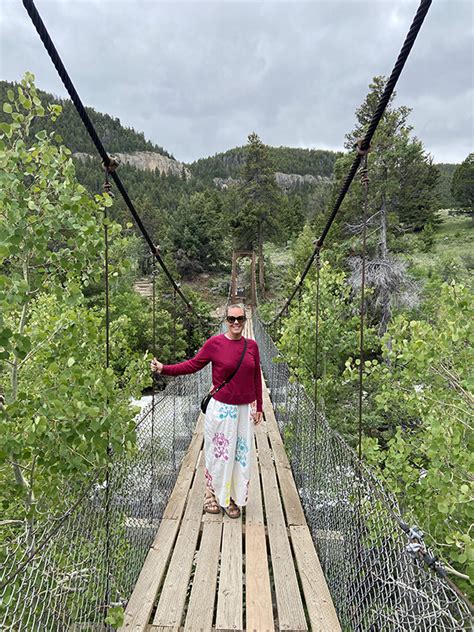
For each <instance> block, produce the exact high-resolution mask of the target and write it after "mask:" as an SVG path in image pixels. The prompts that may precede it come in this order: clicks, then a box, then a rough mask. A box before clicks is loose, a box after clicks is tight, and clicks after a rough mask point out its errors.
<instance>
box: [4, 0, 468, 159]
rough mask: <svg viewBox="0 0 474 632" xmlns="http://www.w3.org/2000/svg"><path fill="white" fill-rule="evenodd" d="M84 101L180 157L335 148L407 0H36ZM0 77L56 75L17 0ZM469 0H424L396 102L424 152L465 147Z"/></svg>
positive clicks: (397, 39)
mask: <svg viewBox="0 0 474 632" xmlns="http://www.w3.org/2000/svg"><path fill="white" fill-rule="evenodd" d="M36 5H37V7H38V10H39V11H40V13H41V15H42V16H43V19H44V21H45V24H46V26H47V28H48V30H49V32H50V34H51V37H52V38H53V41H54V42H55V43H56V46H57V48H58V50H59V52H60V55H61V56H62V59H63V61H64V63H65V65H66V68H67V69H68V71H69V73H70V75H71V77H72V79H73V82H74V84H75V85H76V88H77V90H78V92H79V94H80V95H81V97H82V99H83V101H84V103H86V104H87V105H91V106H93V107H94V108H96V109H97V110H100V111H102V112H108V113H109V114H111V115H113V116H117V117H119V118H120V119H121V121H122V123H123V124H125V125H129V126H131V127H134V128H135V129H137V130H140V131H144V132H145V135H146V136H147V137H148V138H150V139H151V140H152V141H154V142H156V143H158V144H159V145H161V146H163V147H165V148H166V149H167V150H168V151H171V152H172V153H173V154H174V155H175V156H176V157H177V158H179V159H181V160H185V161H191V160H194V159H197V158H199V157H203V156H207V155H210V154H213V153H215V152H219V151H224V150H226V149H228V148H230V147H233V146H235V145H242V144H244V143H245V142H246V137H247V135H248V133H249V132H251V131H253V130H255V131H257V132H258V133H259V134H260V136H261V137H262V139H263V141H264V142H266V143H268V144H271V145H289V146H300V147H317V148H329V149H341V148H342V146H343V142H344V135H345V134H346V133H347V132H348V131H350V130H351V128H352V127H353V125H354V120H355V119H354V111H355V109H356V108H357V107H358V106H359V105H360V103H361V102H362V100H363V99H364V97H365V94H366V93H367V88H368V84H369V83H370V81H371V79H372V77H373V76H374V75H376V74H385V75H388V74H389V73H390V72H391V69H392V67H393V64H394V61H395V59H396V56H397V55H398V52H399V50H400V48H401V45H402V42H403V39H404V37H405V34H406V31H407V30H408V27H409V25H410V23H411V20H412V18H413V16H414V14H415V12H416V9H417V6H418V2H417V1H415V0H406V1H402V0H398V1H397V0H395V1H391V2H388V1H384V0H372V1H371V2H359V1H356V0H352V1H350V0H347V1H341V0H333V1H331V2H329V1H328V2H319V1H317V2H316V1H313V2H296V1H293V2H262V3H261V2H223V1H221V2H197V1H196V2H177V1H174V2H151V1H148V2H147V1H143V0H142V1H139V0H122V2H113V3H112V2H111V1H104V0H101V1H97V0H87V1H86V0H51V1H46V0H37V2H36ZM0 8H1V14H0V39H1V44H0V77H1V78H5V79H10V80H18V79H19V78H20V77H21V76H22V74H23V73H24V72H25V70H31V71H32V72H34V73H35V75H36V81H37V85H38V86H39V87H41V88H42V89H44V90H47V91H51V92H53V93H54V94H57V95H59V96H65V91H64V88H63V87H62V84H61V82H60V80H59V79H58V78H57V76H56V71H55V70H54V68H53V66H52V64H51V62H50V61H49V58H48V56H47V54H46V52H45V51H44V49H43V46H42V44H41V42H40V40H39V38H38V36H37V34H36V32H35V30H34V28H33V26H32V24H31V23H30V20H29V18H28V16H27V14H26V12H25V10H24V9H23V7H22V5H21V3H20V2H19V0H2V1H1V4H0ZM472 35H473V6H472V4H471V3H470V2H469V1H460V0H451V1H450V2H448V1H443V0H438V1H437V2H434V3H433V5H432V7H431V9H430V12H429V13H428V16H427V19H426V21H425V24H424V25H423V27H422V30H421V33H420V35H419V38H418V41H417V42H416V44H415V47H414V49H413V51H412V54H411V56H410V59H409V61H408V63H407V66H406V68H405V70H404V72H403V75H402V77H401V79H400V82H399V86H398V89H397V94H398V96H397V101H396V104H405V105H408V106H410V107H412V108H413V112H412V115H411V117H410V122H411V124H412V125H413V127H414V134H416V135H417V136H418V137H419V138H420V139H421V140H422V141H423V142H424V144H425V147H426V149H427V150H428V151H430V152H431V153H432V154H433V155H434V158H435V160H436V161H438V162H453V161H461V160H462V159H464V157H465V156H466V155H467V154H468V153H469V152H470V151H472V147H473V144H474V143H473V139H474V134H473V127H472V110H473V103H474V91H473V80H472V77H473V37H472Z"/></svg>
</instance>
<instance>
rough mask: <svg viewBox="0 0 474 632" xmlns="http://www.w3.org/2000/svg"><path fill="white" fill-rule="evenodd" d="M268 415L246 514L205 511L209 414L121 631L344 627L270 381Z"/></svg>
mask: <svg viewBox="0 0 474 632" xmlns="http://www.w3.org/2000/svg"><path fill="white" fill-rule="evenodd" d="M250 333H251V332H250ZM247 335H248V334H247ZM264 415H265V421H264V423H262V424H260V426H257V427H256V431H255V443H256V446H254V451H253V454H252V470H251V471H252V476H251V481H250V489H249V503H248V505H247V507H246V508H245V509H244V510H243V512H242V516H241V518H239V519H237V520H235V519H234V520H232V519H231V518H229V517H227V516H222V515H219V516H215V515H210V514H203V513H202V503H203V499H204V474H203V458H204V457H203V453H202V445H203V417H202V415H200V417H199V421H198V424H197V426H196V430H195V433H194V435H193V438H192V441H191V444H190V447H189V449H188V452H187V454H186V457H185V459H184V461H183V464H182V466H181V469H180V472H179V476H178V479H177V482H176V485H175V488H174V490H173V493H172V495H171V497H170V500H169V503H168V505H167V507H166V509H165V512H164V516H163V519H162V521H161V525H160V529H159V531H158V533H157V535H156V538H155V540H154V543H153V545H152V547H151V549H150V552H149V554H148V556H147V558H146V560H145V564H144V566H143V569H142V572H141V574H140V576H139V578H138V581H137V583H136V586H135V590H134V591H133V594H132V596H131V598H130V601H129V603H128V606H127V608H126V611H125V622H124V625H123V626H122V627H121V628H120V630H121V631H122V632H132V631H133V632H171V631H175V630H176V631H182V630H184V631H185V632H197V631H199V632H207V631H209V632H211V631H216V632H217V631H219V632H224V631H227V630H236V631H239V630H240V631H242V632H243V631H248V632H274V631H279V630H287V631H290V632H291V631H295V632H296V631H298V632H300V631H306V630H308V631H309V630H313V631H314V632H340V630H341V627H340V625H339V622H338V619H337V616H336V612H335V610H334V606H333V603H332V600H331V596H330V594H329V590H328V588H327V585H326V582H325V579H324V576H323V573H322V570H321V566H320V564H319V560H318V556H317V553H316V551H315V548H314V545H313V542H312V539H311V534H310V532H309V529H308V526H307V524H306V520H305V517H304V513H303V509H302V507H301V503H300V500H299V497H298V492H297V489H296V486H295V483H294V480H293V476H292V473H291V468H290V465H289V463H288V459H287V456H286V453H285V449H284V447H283V444H282V441H281V437H280V433H279V431H278V426H277V422H276V419H275V415H274V412H273V408H272V406H271V402H270V398H269V395H268V390H267V389H266V386H265V387H264Z"/></svg>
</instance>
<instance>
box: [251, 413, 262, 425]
mask: <svg viewBox="0 0 474 632" xmlns="http://www.w3.org/2000/svg"><path fill="white" fill-rule="evenodd" d="M252 419H253V423H254V424H255V425H256V426H258V424H259V423H261V422H262V421H263V413H262V412H256V413H252Z"/></svg>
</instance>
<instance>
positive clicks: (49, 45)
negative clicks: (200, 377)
mask: <svg viewBox="0 0 474 632" xmlns="http://www.w3.org/2000/svg"><path fill="white" fill-rule="evenodd" d="M22 1H23V6H24V7H25V9H26V10H27V12H28V15H29V16H30V18H31V21H32V22H33V24H34V26H35V28H36V31H37V32H38V35H39V36H40V38H41V41H42V42H43V44H44V47H45V48H46V51H47V53H48V55H49V57H50V59H51V61H52V62H53V65H54V67H55V68H56V70H57V72H58V75H59V77H60V78H61V81H62V82H63V85H64V87H65V88H66V90H67V92H68V94H69V96H70V97H71V101H72V102H73V104H74V106H75V108H76V110H77V113H78V114H79V116H80V117H81V120H82V122H83V124H84V126H85V128H86V130H87V132H88V133H89V136H90V137H91V139H92V142H93V143H94V145H95V147H96V149H97V151H98V152H99V154H100V156H101V158H102V162H103V164H104V167H105V168H106V169H108V168H109V165H110V164H111V159H110V156H109V155H108V154H107V152H106V151H105V148H104V146H103V144H102V141H101V140H100V138H99V136H98V134H97V132H96V130H95V128H94V125H93V123H92V121H91V119H90V117H89V115H88V114H87V111H86V109H85V107H84V105H83V104H82V101H81V99H80V97H79V94H78V93H77V90H76V89H75V87H74V85H73V83H72V81H71V78H70V77H69V75H68V72H67V70H66V68H65V66H64V64H63V62H62V60H61V57H60V56H59V53H58V51H57V50H56V47H55V45H54V43H53V41H52V39H51V37H50V35H49V33H48V31H47V29H46V26H45V24H44V22H43V20H42V19H41V16H40V14H39V13H38V10H37V9H36V6H35V4H34V2H33V0H22ZM109 173H110V176H111V178H112V179H113V181H114V182H115V185H116V187H117V189H118V190H119V191H120V194H121V195H122V197H123V199H124V201H125V204H126V205H127V207H128V209H129V211H130V213H131V214H132V217H133V219H134V220H135V223H136V224H137V226H138V228H139V229H140V232H141V233H142V235H143V237H144V239H145V241H146V242H147V244H148V246H149V248H150V251H151V253H152V255H153V256H154V257H155V259H156V260H157V261H158V263H159V264H160V266H161V268H162V270H163V272H164V273H165V275H166V276H167V278H168V280H169V281H170V283H171V285H172V286H173V288H174V289H175V291H177V293H178V294H179V296H180V298H181V299H182V301H184V303H185V304H186V306H187V308H188V309H189V310H192V311H194V309H193V307H192V303H191V302H190V301H188V299H187V298H186V297H185V296H184V294H183V293H182V291H181V290H180V289H179V286H178V284H177V283H176V281H175V280H174V278H173V276H172V275H171V273H170V271H169V270H168V268H167V266H166V264H165V262H164V261H163V259H162V257H161V255H160V253H159V248H158V247H157V246H156V245H155V244H154V243H153V241H152V239H151V237H150V235H149V234H148V231H147V230H146V228H145V226H144V224H143V222H142V220H141V217H140V215H139V214H138V212H137V210H136V209H135V206H134V204H133V202H132V201H131V199H130V197H129V195H128V193H127V191H126V189H125V187H124V185H123V184H122V181H121V180H120V178H119V176H118V174H117V173H116V171H115V170H114V171H110V172H109Z"/></svg>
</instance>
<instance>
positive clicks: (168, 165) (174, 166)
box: [73, 151, 191, 180]
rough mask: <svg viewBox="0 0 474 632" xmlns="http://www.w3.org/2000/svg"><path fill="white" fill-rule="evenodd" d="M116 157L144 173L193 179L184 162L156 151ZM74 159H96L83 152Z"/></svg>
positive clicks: (74, 155) (75, 154)
mask: <svg viewBox="0 0 474 632" xmlns="http://www.w3.org/2000/svg"><path fill="white" fill-rule="evenodd" d="M114 156H116V157H117V158H118V159H119V160H120V162H121V164H128V165H131V166H132V167H136V168H137V169H141V170H142V171H158V172H159V173H160V174H161V173H164V174H166V175H173V176H183V175H184V177H185V178H186V180H189V178H190V177H191V172H190V171H189V169H188V168H187V167H185V166H184V164H183V163H182V162H178V161H177V160H172V159H171V158H167V157H166V156H162V155H161V154H158V153H156V152H154V151H134V152H131V153H128V154H122V153H114ZM73 157H74V158H77V159H78V160H83V161H84V160H95V159H96V158H95V157H94V156H91V155H90V154H85V153H82V152H76V153H74V154H73Z"/></svg>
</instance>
